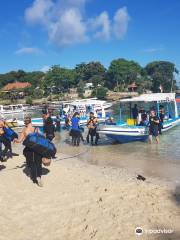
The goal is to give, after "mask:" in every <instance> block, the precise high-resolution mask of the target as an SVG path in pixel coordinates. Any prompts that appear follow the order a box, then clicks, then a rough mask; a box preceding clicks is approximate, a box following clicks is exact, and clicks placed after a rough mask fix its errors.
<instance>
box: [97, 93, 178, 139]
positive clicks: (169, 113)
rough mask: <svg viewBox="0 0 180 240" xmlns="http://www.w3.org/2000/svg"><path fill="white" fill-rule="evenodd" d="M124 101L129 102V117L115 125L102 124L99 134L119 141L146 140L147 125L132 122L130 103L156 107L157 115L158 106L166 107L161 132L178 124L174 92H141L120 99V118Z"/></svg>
mask: <svg viewBox="0 0 180 240" xmlns="http://www.w3.org/2000/svg"><path fill="white" fill-rule="evenodd" d="M125 103H127V104H129V118H127V119H126V121H124V122H122V121H121V123H120V124H118V123H117V124H115V125H105V126H102V127H101V128H100V130H99V133H100V134H104V135H106V136H107V137H109V138H111V139H113V140H114V141H116V142H119V143H125V142H132V141H146V140H147V138H148V126H138V125H135V124H134V120H133V119H132V118H131V112H132V103H136V104H139V105H141V106H144V105H145V106H146V107H150V108H153V109H156V112H157V115H159V112H160V106H163V108H165V109H166V118H165V119H164V122H163V128H162V132H165V131H167V130H169V129H171V128H173V127H175V126H177V125H179V124H180V117H179V115H178V109H177V103H176V100H175V94H174V93H152V94H143V95H140V96H139V97H134V98H129V99H122V100H121V101H120V105H121V107H120V116H121V118H122V114H121V113H122V111H123V110H122V108H123V104H125ZM121 120H122V119H121Z"/></svg>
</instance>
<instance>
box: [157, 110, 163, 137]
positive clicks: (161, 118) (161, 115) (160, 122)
mask: <svg viewBox="0 0 180 240" xmlns="http://www.w3.org/2000/svg"><path fill="white" fill-rule="evenodd" d="M163 122H164V114H163V113H160V114H159V127H158V129H159V134H162V129H163Z"/></svg>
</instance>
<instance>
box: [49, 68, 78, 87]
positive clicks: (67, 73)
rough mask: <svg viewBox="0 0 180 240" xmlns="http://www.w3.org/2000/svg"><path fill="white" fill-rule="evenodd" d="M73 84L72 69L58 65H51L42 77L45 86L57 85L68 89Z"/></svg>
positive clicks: (73, 75)
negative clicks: (43, 77)
mask: <svg viewBox="0 0 180 240" xmlns="http://www.w3.org/2000/svg"><path fill="white" fill-rule="evenodd" d="M74 85H75V73H74V71H73V70H72V69H67V68H61V67H60V66H59V65H55V66H52V68H51V69H50V70H49V71H48V73H47V74H46V76H45V79H44V86H45V87H52V86H55V87H58V88H64V89H66V90H67V89H69V88H70V87H73V86H74Z"/></svg>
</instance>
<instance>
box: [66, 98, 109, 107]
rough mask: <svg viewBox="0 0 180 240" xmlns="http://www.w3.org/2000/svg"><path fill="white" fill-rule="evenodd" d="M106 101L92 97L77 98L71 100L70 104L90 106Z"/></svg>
mask: <svg viewBox="0 0 180 240" xmlns="http://www.w3.org/2000/svg"><path fill="white" fill-rule="evenodd" d="M104 103H105V101H101V100H95V99H90V100H76V101H74V102H71V103H70V105H73V106H79V105H80V106H82V105H86V106H89V105H96V104H99V105H103V104H104Z"/></svg>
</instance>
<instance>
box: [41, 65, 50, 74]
mask: <svg viewBox="0 0 180 240" xmlns="http://www.w3.org/2000/svg"><path fill="white" fill-rule="evenodd" d="M50 68H51V67H50V66H48V65H45V66H43V67H42V68H41V69H40V71H41V72H44V73H46V72H48V71H49V69H50Z"/></svg>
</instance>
